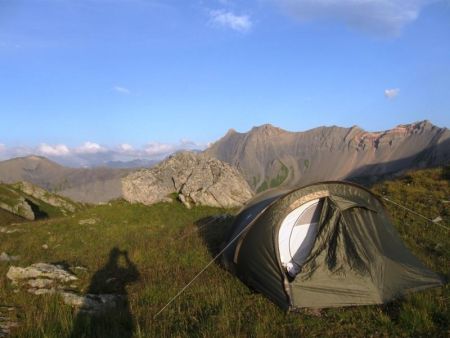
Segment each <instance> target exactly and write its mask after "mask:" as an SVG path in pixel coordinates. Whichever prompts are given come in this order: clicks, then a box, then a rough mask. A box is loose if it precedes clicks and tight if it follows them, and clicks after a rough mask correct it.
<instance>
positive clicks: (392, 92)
mask: <svg viewBox="0 0 450 338" xmlns="http://www.w3.org/2000/svg"><path fill="white" fill-rule="evenodd" d="M398 94H400V89H399V88H390V89H385V90H384V96H385V97H386V98H387V99H389V100H392V99H394V98H396V97H397V96H398Z"/></svg>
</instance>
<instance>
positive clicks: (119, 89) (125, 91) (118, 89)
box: [113, 86, 131, 95]
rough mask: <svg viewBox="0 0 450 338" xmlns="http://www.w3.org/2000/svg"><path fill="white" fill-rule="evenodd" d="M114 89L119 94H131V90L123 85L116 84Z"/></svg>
mask: <svg viewBox="0 0 450 338" xmlns="http://www.w3.org/2000/svg"><path fill="white" fill-rule="evenodd" d="M113 90H114V91H115V92H117V93H119V94H125V95H128V94H131V90H129V89H128V88H126V87H123V86H114V87H113Z"/></svg>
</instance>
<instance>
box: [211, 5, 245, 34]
mask: <svg viewBox="0 0 450 338" xmlns="http://www.w3.org/2000/svg"><path fill="white" fill-rule="evenodd" d="M209 16H210V21H211V23H213V24H215V25H218V26H222V27H227V28H231V29H233V30H235V31H238V32H247V31H249V30H250V29H251V28H252V25H253V24H252V21H251V19H250V16H248V15H236V14H234V13H233V12H230V11H225V10H214V11H210V12H209Z"/></svg>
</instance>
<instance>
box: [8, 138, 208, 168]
mask: <svg viewBox="0 0 450 338" xmlns="http://www.w3.org/2000/svg"><path fill="white" fill-rule="evenodd" d="M205 148H206V144H203V143H198V142H194V141H192V140H189V139H181V140H180V141H179V142H174V143H160V142H150V143H148V144H146V145H144V146H142V147H133V146H132V145H130V144H128V143H122V144H119V145H117V146H111V147H105V146H101V145H100V144H97V143H94V142H89V141H88V142H84V143H83V144H82V145H80V146H78V147H68V146H66V145H64V144H56V145H49V144H46V143H42V144H40V145H39V146H37V147H28V146H15V147H7V146H5V145H4V144H0V159H1V160H4V159H8V158H14V157H19V156H29V155H41V156H44V157H47V158H49V159H51V160H53V161H56V162H58V163H60V164H62V165H68V166H73V167H92V166H99V165H105V163H108V162H109V161H130V160H135V159H142V160H162V159H163V158H165V157H166V156H168V155H170V154H172V153H174V152H177V151H180V150H203V149H205Z"/></svg>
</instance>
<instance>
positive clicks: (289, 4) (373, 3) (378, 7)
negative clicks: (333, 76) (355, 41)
mask: <svg viewBox="0 0 450 338" xmlns="http://www.w3.org/2000/svg"><path fill="white" fill-rule="evenodd" d="M272 1H275V2H277V3H278V4H279V5H280V6H281V7H282V8H283V9H284V10H285V11H286V12H287V13H288V14H290V15H292V16H293V17H295V18H297V19H298V20H300V21H303V22H305V21H313V20H327V19H332V20H337V21H341V22H344V23H345V24H347V25H348V26H351V27H354V28H357V29H361V30H363V31H368V32H371V33H375V34H379V35H389V36H396V35H398V34H400V32H401V30H402V28H403V27H404V26H405V25H407V24H409V23H411V22H413V21H414V20H416V19H417V18H418V17H419V14H420V11H421V10H422V9H423V8H424V7H425V6H427V5H429V4H431V3H433V2H436V1H439V0H272Z"/></svg>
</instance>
